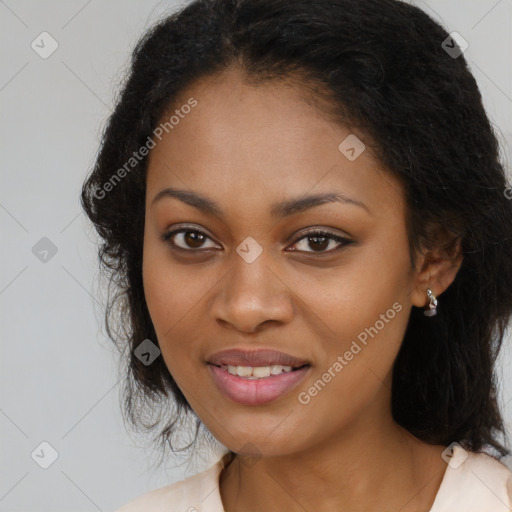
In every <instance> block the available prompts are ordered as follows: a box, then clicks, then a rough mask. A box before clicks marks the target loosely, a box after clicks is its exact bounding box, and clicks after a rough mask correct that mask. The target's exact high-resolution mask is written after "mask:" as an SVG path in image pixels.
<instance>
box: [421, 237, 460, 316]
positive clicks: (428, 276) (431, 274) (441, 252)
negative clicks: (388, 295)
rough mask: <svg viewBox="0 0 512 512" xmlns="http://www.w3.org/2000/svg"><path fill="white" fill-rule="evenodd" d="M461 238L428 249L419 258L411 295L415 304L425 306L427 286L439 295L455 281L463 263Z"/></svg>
mask: <svg viewBox="0 0 512 512" xmlns="http://www.w3.org/2000/svg"><path fill="white" fill-rule="evenodd" d="M462 259H463V255H462V244H461V239H460V238H456V239H453V240H452V241H451V242H450V243H449V244H448V245H446V244H445V245H443V246H440V247H436V248H434V249H430V250H427V251H426V252H425V253H424V254H423V255H422V256H421V257H419V258H418V260H417V271H416V276H415V285H414V288H413V292H412V295H411V301H412V304H413V305H414V306H417V307H424V306H426V305H427V303H428V297H427V288H430V289H431V290H432V293H433V294H434V295H435V296H436V297H438V296H439V295H441V294H442V293H443V292H444V291H445V290H446V289H447V288H448V287H449V286H450V285H451V284H452V283H453V281H454V279H455V276H456V275H457V272H458V271H459V269H460V266H461V265H462Z"/></svg>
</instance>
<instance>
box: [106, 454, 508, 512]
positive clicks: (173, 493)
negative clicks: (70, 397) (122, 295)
mask: <svg viewBox="0 0 512 512" xmlns="http://www.w3.org/2000/svg"><path fill="white" fill-rule="evenodd" d="M228 455H229V454H226V455H225V456H223V457H222V458H221V459H220V460H219V461H218V462H217V463H216V464H214V465H213V466H212V467H211V468H210V469H207V470H206V471H203V472H202V473H199V474H197V475H194V476H191V477H189V478H187V479H185V480H182V481H180V482H176V483H174V484H171V485H167V486H166V487H162V488H160V489H156V490H154V491H150V492H148V493H146V494H143V495H142V496H139V497H138V498H135V499H134V500H132V501H130V502H129V503H126V504H125V505H124V506H122V507H121V508H119V509H117V510H116V511H115V512H224V508H223V506H222V500H221V497H220V492H219V476H220V473H221V471H222V469H223V467H224V465H225V464H226V462H227V460H229V459H228V458H227V456H228ZM466 456H467V458H466ZM510 511H512V472H511V471H510V470H509V469H508V468H507V467H506V466H505V465H503V464H502V463H501V462H498V461H497V460H496V459H494V458H493V457H491V456H490V455H487V454H485V453H474V452H466V451H464V450H463V449H462V448H460V446H458V445H455V447H454V450H453V455H452V457H451V459H450V463H449V464H448V465H447V466H446V471H445V474H444V477H443V480H442V482H441V486H440V487H439V490H438V493H437V495H436V498H435V500H434V504H433V505H432V508H431V509H430V511H429V512H510Z"/></svg>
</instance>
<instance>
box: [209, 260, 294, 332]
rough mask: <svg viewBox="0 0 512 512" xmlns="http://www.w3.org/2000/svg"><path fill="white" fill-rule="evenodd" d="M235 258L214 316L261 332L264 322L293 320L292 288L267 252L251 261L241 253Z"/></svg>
mask: <svg viewBox="0 0 512 512" xmlns="http://www.w3.org/2000/svg"><path fill="white" fill-rule="evenodd" d="M232 259H233V261H232V262H230V270H229V272H228V274H227V275H226V276H225V277H224V278H223V279H222V281H221V283H219V288H218V293H217V295H216V296H215V298H214V300H213V304H212V314H213V316H214V319H215V320H216V321H217V322H218V323H219V324H221V325H222V326H224V327H230V328H232V329H236V330H237V331H240V332H244V333H255V332H258V331H260V330H262V329H264V327H263V324H265V325H267V326H268V325H270V324H278V325H281V324H286V323H288V322H290V321H291V319H292V317H293V312H294V308H293V302H292V294H291V291H290V289H289V287H288V286H287V283H285V282H284V280H283V279H282V278H281V277H280V276H279V275H278V274H279V272H278V271H277V270H276V269H275V268H273V267H272V266H271V265H270V261H269V258H268V257H267V254H266V253H265V251H263V253H262V254H261V255H260V256H259V257H258V258H257V259H256V260H255V261H252V262H251V263H248V262H246V261H244V259H243V258H241V257H240V256H239V255H238V254H237V253H234V254H233V256H232Z"/></svg>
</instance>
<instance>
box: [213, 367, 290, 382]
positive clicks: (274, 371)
mask: <svg viewBox="0 0 512 512" xmlns="http://www.w3.org/2000/svg"><path fill="white" fill-rule="evenodd" d="M222 369H224V370H227V371H228V372H229V373H230V374H231V375H238V377H243V378H246V379H264V378H266V377H270V376H271V375H279V374H281V373H283V372H284V373H288V372H291V371H292V367H291V366H284V365H281V364H273V365H271V366H233V365H222Z"/></svg>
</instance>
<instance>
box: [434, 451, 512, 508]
mask: <svg viewBox="0 0 512 512" xmlns="http://www.w3.org/2000/svg"><path fill="white" fill-rule="evenodd" d="M511 507H512V472H511V471H510V469H508V468H507V466H505V465H504V464H502V463H501V462H499V461H498V460H497V459H495V458H494V457H492V456H490V455H488V454H487V453H484V452H469V451H465V450H464V449H462V448H461V447H460V446H459V445H456V446H455V448H454V450H453V454H452V457H451V459H450V461H449V463H448V465H447V467H446V473H445V475H444V478H443V481H442V482H441V486H440V488H439V492H438V494H437V496H436V499H435V501H434V505H433V507H432V509H431V511H430V512H448V511H450V512H451V511H453V510H461V511H462V510H463V511H464V512H481V511H482V510H485V511H486V512H508V511H510V510H511Z"/></svg>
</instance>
